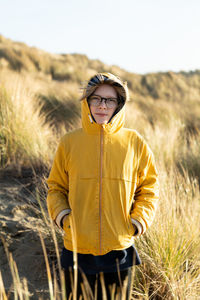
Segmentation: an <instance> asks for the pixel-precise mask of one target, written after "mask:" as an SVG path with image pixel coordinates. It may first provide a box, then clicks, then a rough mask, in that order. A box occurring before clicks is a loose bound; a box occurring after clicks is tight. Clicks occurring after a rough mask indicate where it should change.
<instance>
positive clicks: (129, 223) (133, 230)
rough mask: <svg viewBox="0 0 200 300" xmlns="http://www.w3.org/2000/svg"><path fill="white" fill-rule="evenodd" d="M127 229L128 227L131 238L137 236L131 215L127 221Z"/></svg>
mask: <svg viewBox="0 0 200 300" xmlns="http://www.w3.org/2000/svg"><path fill="white" fill-rule="evenodd" d="M127 227H128V232H129V234H130V235H131V236H133V235H134V234H135V228H134V226H133V224H132V222H131V216H130V215H129V216H128V219H127Z"/></svg>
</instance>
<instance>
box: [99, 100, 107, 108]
mask: <svg viewBox="0 0 200 300" xmlns="http://www.w3.org/2000/svg"><path fill="white" fill-rule="evenodd" d="M99 107H101V108H107V106H106V100H105V99H102V100H101V102H100V104H99Z"/></svg>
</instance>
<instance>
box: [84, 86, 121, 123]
mask: <svg viewBox="0 0 200 300" xmlns="http://www.w3.org/2000/svg"><path fill="white" fill-rule="evenodd" d="M93 95H97V96H101V97H105V98H113V99H117V92H116V90H115V89H114V88H113V87H112V86H110V85H108V84H102V85H101V86H99V87H98V88H97V89H96V90H95V92H94V93H93ZM89 105H90V111H91V114H92V115H93V117H94V119H95V121H96V123H98V124H107V123H108V121H109V120H110V118H111V117H112V115H113V114H114V112H115V110H116V108H117V106H118V104H117V101H116V105H115V106H114V107H112V108H108V107H107V105H106V103H105V101H101V103H100V104H99V106H94V105H92V103H91V104H89Z"/></svg>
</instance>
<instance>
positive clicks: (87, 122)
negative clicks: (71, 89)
mask: <svg viewBox="0 0 200 300" xmlns="http://www.w3.org/2000/svg"><path fill="white" fill-rule="evenodd" d="M104 83H107V84H110V85H111V86H113V87H114V88H115V89H116V91H117V93H118V95H119V97H120V101H121V108H120V110H119V111H117V113H115V114H114V116H113V117H112V118H111V120H110V122H109V123H107V124H97V123H96V122H95V121H94V119H93V117H92V114H91V112H90V108H89V105H88V102H87V97H89V96H90V95H91V94H92V93H93V92H94V91H95V89H96V88H97V87H98V86H100V85H101V84H104ZM119 91H120V93H119ZM128 99H129V95H128V88H127V84H126V82H122V81H121V79H120V78H119V77H117V76H115V75H113V74H111V73H98V74H96V75H94V76H93V77H92V78H91V79H90V80H89V81H88V83H87V85H86V87H85V88H84V92H83V96H82V98H81V100H82V101H81V117H82V126H83V129H84V130H85V131H86V132H87V133H89V134H98V133H99V131H100V129H101V128H103V129H104V131H105V133H107V134H112V133H116V132H117V131H119V130H120V129H121V128H122V127H123V126H124V122H125V103H126V101H128Z"/></svg>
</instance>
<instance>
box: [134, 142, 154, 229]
mask: <svg viewBox="0 0 200 300" xmlns="http://www.w3.org/2000/svg"><path fill="white" fill-rule="evenodd" d="M138 162H139V164H138V178H137V186H136V191H135V195H134V203H133V208H132V211H131V218H132V219H134V220H136V221H138V222H140V224H141V225H142V232H141V233H142V234H143V233H144V232H145V231H146V229H147V228H148V227H149V226H150V225H151V223H152V221H153V219H154V216H155V211H156V207H157V202H158V197H159V184H158V173H157V170H156V166H155V162H154V157H153V153H152V152H151V150H150V148H149V147H148V145H147V144H146V143H145V142H143V143H142V145H141V146H140V150H139V158H138Z"/></svg>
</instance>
